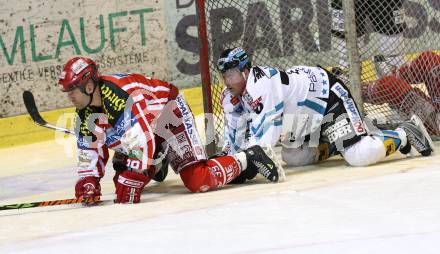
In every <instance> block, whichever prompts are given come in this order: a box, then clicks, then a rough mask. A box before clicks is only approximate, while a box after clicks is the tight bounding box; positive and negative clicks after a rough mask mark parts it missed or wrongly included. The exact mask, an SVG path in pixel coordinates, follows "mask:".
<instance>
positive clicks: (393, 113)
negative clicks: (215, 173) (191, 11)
mask: <svg viewBox="0 0 440 254" xmlns="http://www.w3.org/2000/svg"><path fill="white" fill-rule="evenodd" d="M196 6H197V17H198V26H199V38H200V70H201V76H202V86H203V96H204V110H205V113H212V118H211V119H208V120H207V121H206V122H209V123H210V124H207V125H206V130H207V135H211V136H210V137H208V139H207V140H210V141H212V140H213V138H212V135H214V136H215V138H214V142H211V143H210V144H209V148H208V152H209V153H212V152H213V151H214V150H219V149H220V148H221V145H222V140H223V116H222V109H221V105H220V96H221V92H222V90H223V88H224V87H223V86H222V84H220V82H219V80H218V79H217V77H216V70H215V61H216V60H217V59H218V56H219V55H220V53H221V51H222V50H223V49H225V48H231V47H236V46H241V47H243V48H244V49H245V50H246V51H247V52H248V53H249V54H250V56H251V60H252V63H253V64H256V65H266V66H273V67H278V68H289V67H291V66H293V65H311V66H315V65H320V66H324V67H325V68H327V69H328V70H333V71H335V72H336V73H338V72H339V74H341V75H340V76H339V77H340V78H341V79H342V80H343V81H344V82H345V83H346V85H348V86H349V87H350V90H351V91H352V93H353V94H355V96H357V97H355V98H356V101H357V103H358V104H359V105H360V107H361V108H363V111H364V114H365V115H368V116H370V117H372V118H375V119H379V124H381V125H382V126H383V127H388V128H394V127H396V126H397V125H398V124H399V123H401V122H402V121H404V120H406V119H408V118H409V117H410V115H411V114H414V113H416V114H418V115H419V116H420V115H422V117H421V118H422V120H424V122H425V125H427V127H428V129H429V131H430V133H431V134H433V135H438V133H439V121H438V119H437V117H438V111H439V110H440V82H439V91H437V90H436V88H435V86H436V84H433V83H435V82H436V80H433V79H434V78H435V77H433V76H430V75H431V74H429V73H428V70H425V69H427V68H431V67H433V66H434V67H435V64H434V63H433V62H432V61H434V60H432V57H431V58H429V59H428V58H426V59H425V58H424V55H423V54H422V52H425V53H426V52H429V53H432V54H434V56H435V55H436V54H438V52H437V50H439V49H440V48H439V47H440V44H439V41H440V3H439V2H438V1H436V0H417V1H416V0H388V1H383V0H259V1H258V0H223V1H217V0H196ZM344 21H345V22H344ZM390 24H392V25H390ZM396 27H397V28H396ZM332 30H333V31H332ZM338 33H339V35H338ZM341 35H343V36H341ZM338 36H339V37H338ZM434 58H435V57H434ZM396 59H397V60H396ZM420 59H421V60H420ZM439 59H440V57H439ZM414 60H419V62H421V65H423V66H424V67H426V68H425V69H424V70H421V71H420V72H417V73H413V75H419V76H420V77H418V78H417V79H413V80H411V79H410V78H409V79H404V77H402V76H398V75H397V72H396V70H399V68H400V67H401V66H402V65H410V64H411V63H412V62H414ZM431 65H432V66H431ZM439 65H440V62H439ZM375 67H378V68H375ZM424 71H426V73H425V72H424ZM439 73H440V71H439ZM389 75H394V77H392V78H389V79H383V78H384V77H387V76H389ZM433 75H434V74H433ZM422 76H423V77H422ZM405 78H407V77H405ZM400 79H404V80H403V83H402V81H401V80H400ZM396 80H397V81H396ZM415 80H416V81H417V82H415ZM439 80H440V78H439ZM385 81H386V82H385ZM431 81H432V82H431ZM437 92H438V97H437Z"/></svg>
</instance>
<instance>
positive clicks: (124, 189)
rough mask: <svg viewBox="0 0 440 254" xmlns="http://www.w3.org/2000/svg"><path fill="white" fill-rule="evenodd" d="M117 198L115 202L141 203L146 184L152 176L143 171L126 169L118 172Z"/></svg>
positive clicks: (116, 180) (116, 182)
mask: <svg viewBox="0 0 440 254" xmlns="http://www.w3.org/2000/svg"><path fill="white" fill-rule="evenodd" d="M116 177H117V179H114V181H115V186H116V199H115V203H139V202H140V200H141V193H142V190H143V188H144V186H145V185H146V184H147V183H148V181H149V180H150V178H149V177H148V176H146V175H144V174H142V173H138V172H134V171H129V170H125V171H123V172H121V173H120V174H116V175H115V178H116Z"/></svg>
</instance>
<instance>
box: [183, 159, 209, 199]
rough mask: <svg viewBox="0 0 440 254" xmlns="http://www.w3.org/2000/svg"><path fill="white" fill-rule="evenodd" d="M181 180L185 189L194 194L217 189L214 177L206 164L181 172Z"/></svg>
mask: <svg viewBox="0 0 440 254" xmlns="http://www.w3.org/2000/svg"><path fill="white" fill-rule="evenodd" d="M180 178H181V179H182V181H183V184H184V185H185V187H186V188H187V189H188V190H189V191H191V192H193V193H197V192H205V191H208V190H210V189H213V188H215V186H214V183H213V176H212V175H211V173H210V172H209V169H208V167H207V166H206V165H205V163H198V164H194V165H191V166H189V167H187V168H185V169H183V170H182V171H180Z"/></svg>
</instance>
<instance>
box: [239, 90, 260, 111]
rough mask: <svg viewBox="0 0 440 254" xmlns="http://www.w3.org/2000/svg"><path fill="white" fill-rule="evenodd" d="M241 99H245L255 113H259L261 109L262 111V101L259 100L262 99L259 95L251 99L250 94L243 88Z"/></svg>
mask: <svg viewBox="0 0 440 254" xmlns="http://www.w3.org/2000/svg"><path fill="white" fill-rule="evenodd" d="M242 99H243V101H245V102H246V103H247V104H248V105H249V107H250V108H251V109H252V111H254V112H255V113H257V114H260V113H261V111H263V107H264V106H263V103H261V101H262V100H263V99H262V98H261V96H260V97H258V98H257V99H255V100H254V99H253V98H252V96H251V95H250V94H249V93H248V91H247V90H244V92H243V95H242Z"/></svg>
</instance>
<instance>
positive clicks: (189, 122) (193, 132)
mask: <svg viewBox="0 0 440 254" xmlns="http://www.w3.org/2000/svg"><path fill="white" fill-rule="evenodd" d="M176 101H177V105H178V106H179V109H180V112H182V116H183V124H184V125H185V129H186V131H187V132H188V135H189V138H190V139H191V143H192V145H193V146H199V145H200V142H199V138H198V135H197V129H196V128H195V126H194V118H193V116H192V114H191V110H190V109H189V107H188V106H187V105H186V103H185V101H184V100H183V97H182V96H181V95H179V96H177V98H176Z"/></svg>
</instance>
